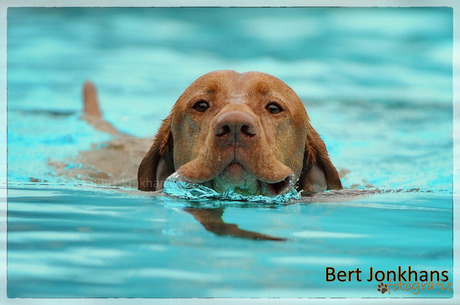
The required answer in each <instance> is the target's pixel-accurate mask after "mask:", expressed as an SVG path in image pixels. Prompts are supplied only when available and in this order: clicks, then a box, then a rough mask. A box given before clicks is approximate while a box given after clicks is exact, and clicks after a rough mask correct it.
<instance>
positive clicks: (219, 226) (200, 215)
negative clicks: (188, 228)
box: [184, 208, 286, 241]
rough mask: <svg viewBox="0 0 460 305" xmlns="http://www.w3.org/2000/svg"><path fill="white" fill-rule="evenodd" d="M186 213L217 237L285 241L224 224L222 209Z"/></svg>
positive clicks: (197, 210)
mask: <svg viewBox="0 0 460 305" xmlns="http://www.w3.org/2000/svg"><path fill="white" fill-rule="evenodd" d="M184 210H185V211H186V212H189V213H190V214H192V215H193V216H194V217H195V219H196V220H198V221H199V222H200V223H201V224H202V225H203V226H204V228H205V229H206V230H208V231H209V232H212V233H214V234H217V235H229V236H233V237H241V238H247V239H259V240H277V241H285V240H286V239H285V238H280V237H274V236H270V235H265V234H261V233H257V232H252V231H246V230H242V229H240V228H238V225H236V224H233V223H226V222H225V221H224V220H223V219H222V215H223V213H224V208H217V209H197V208H185V209H184Z"/></svg>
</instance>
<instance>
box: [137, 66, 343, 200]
mask: <svg viewBox="0 0 460 305" xmlns="http://www.w3.org/2000/svg"><path fill="white" fill-rule="evenodd" d="M173 173H175V175H176V177H178V178H179V179H181V180H184V181H188V182H191V183H195V184H203V185H205V186H207V187H210V188H212V189H214V190H216V191H218V192H225V191H227V190H229V189H232V190H233V191H235V192H237V193H240V194H243V195H270V196H271V195H278V194H282V193H284V192H285V191H287V190H288V189H290V187H291V186H292V185H293V184H295V187H296V188H297V190H299V191H300V190H303V191H306V192H318V191H324V190H330V189H341V188H342V184H341V182H340V179H339V175H338V173H337V170H336V169H335V167H334V166H333V165H332V163H331V161H330V159H329V156H328V153H327V150H326V146H325V144H324V142H323V141H322V140H321V138H320V137H319V135H318V134H317V132H316V131H315V130H314V129H313V127H312V126H311V125H310V122H309V118H308V115H307V113H306V111H305V108H304V106H303V104H302V102H301V101H300V99H299V97H298V96H297V95H296V94H295V93H294V91H293V90H292V89H291V88H290V87H289V86H287V85H286V84H285V83H284V82H282V81H281V80H279V79H277V78H276V77H273V76H271V75H268V74H264V73H260V72H247V73H237V72H235V71H228V70H223V71H214V72H211V73H208V74H205V75H203V76H202V77H200V78H198V79H197V80H196V81H195V82H193V83H192V84H191V85H190V86H189V87H188V88H187V89H186V90H185V91H184V93H183V94H182V95H181V96H180V97H179V99H178V100H177V102H176V104H175V105H174V107H173V109H172V111H171V114H170V115H169V116H168V117H167V118H166V119H165V120H164V121H163V124H162V125H161V127H160V129H159V131H158V133H157V135H156V136H155V139H154V142H153V145H152V146H151V148H150V150H149V151H148V153H147V155H146V156H145V157H144V159H143V160H142V162H141V164H140V166H139V170H138V188H139V189H140V190H144V191H155V190H161V189H162V188H163V183H164V181H165V180H166V179H167V178H168V177H169V176H170V175H172V174H173Z"/></svg>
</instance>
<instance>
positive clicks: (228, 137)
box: [214, 111, 257, 143]
mask: <svg viewBox="0 0 460 305" xmlns="http://www.w3.org/2000/svg"><path fill="white" fill-rule="evenodd" d="M256 134H257V123H256V120H255V119H254V118H253V117H252V116H251V115H250V114H249V113H247V112H244V111H229V112H225V113H223V114H221V115H220V116H219V117H218V118H217V119H216V121H215V124H214V135H215V136H216V137H217V138H219V139H223V140H224V141H226V142H228V143H237V142H242V141H245V140H247V139H248V138H252V137H254V136H255V135H256Z"/></svg>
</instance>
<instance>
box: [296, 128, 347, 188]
mask: <svg viewBox="0 0 460 305" xmlns="http://www.w3.org/2000/svg"><path fill="white" fill-rule="evenodd" d="M309 127H310V128H309V131H308V136H307V142H306V144H305V154H304V160H303V168H302V173H301V175H300V178H299V181H298V188H299V189H300V190H303V191H305V192H319V191H325V190H339V189H342V182H341V181H340V178H339V174H338V172H337V170H336V169H335V167H334V165H332V162H331V160H330V159H329V155H328V153H327V149H326V145H325V144H324V142H323V140H322V139H321V138H320V136H319V135H318V133H317V132H316V131H315V130H314V129H313V128H312V127H311V126H309Z"/></svg>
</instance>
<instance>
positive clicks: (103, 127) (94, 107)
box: [82, 80, 123, 135]
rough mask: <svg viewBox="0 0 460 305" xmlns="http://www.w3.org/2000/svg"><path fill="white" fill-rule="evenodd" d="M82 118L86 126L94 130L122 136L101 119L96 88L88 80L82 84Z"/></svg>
mask: <svg viewBox="0 0 460 305" xmlns="http://www.w3.org/2000/svg"><path fill="white" fill-rule="evenodd" d="M82 118H83V119H84V120H85V121H86V122H88V124H90V125H92V126H93V127H94V128H96V129H98V130H100V131H104V132H107V133H110V134H113V135H120V134H123V133H122V132H120V131H119V130H117V129H116V128H115V127H113V125H112V124H110V123H109V122H107V121H106V120H104V118H103V117H102V112H101V108H100V107H99V99H98V97H97V89H96V86H95V85H94V83H93V82H91V81H89V80H88V81H86V82H85V83H84V84H83V116H82Z"/></svg>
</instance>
